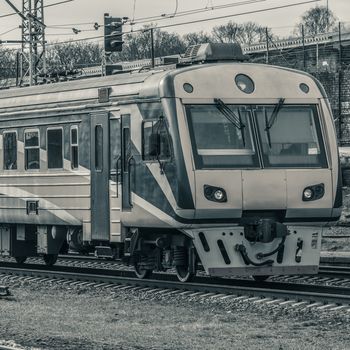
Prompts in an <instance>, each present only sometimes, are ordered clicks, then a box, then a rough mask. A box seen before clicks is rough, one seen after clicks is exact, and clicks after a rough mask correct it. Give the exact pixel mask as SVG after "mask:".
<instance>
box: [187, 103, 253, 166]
mask: <svg viewBox="0 0 350 350" xmlns="http://www.w3.org/2000/svg"><path fill="white" fill-rule="evenodd" d="M186 114H187V119H188V125H189V131H190V135H191V142H192V149H193V153H194V158H195V163H196V168H197V169H201V168H204V169H206V168H227V169H231V168H256V167H259V158H258V155H257V152H256V151H255V150H256V147H255V145H254V141H253V136H252V135H253V134H252V125H251V118H250V115H251V112H250V109H248V108H246V107H245V106H239V105H227V104H225V103H223V102H222V101H220V104H206V105H187V106H186Z"/></svg>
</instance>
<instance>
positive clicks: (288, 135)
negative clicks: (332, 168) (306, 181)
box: [254, 105, 327, 167]
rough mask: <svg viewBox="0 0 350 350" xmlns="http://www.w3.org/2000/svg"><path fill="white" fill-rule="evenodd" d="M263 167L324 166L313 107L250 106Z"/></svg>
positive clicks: (318, 126)
mask: <svg viewBox="0 0 350 350" xmlns="http://www.w3.org/2000/svg"><path fill="white" fill-rule="evenodd" d="M254 111H255V115H256V118H257V125H258V130H259V134H260V140H261V144H262V147H261V148H262V153H263V163H264V166H265V167H326V166H327V164H326V157H325V152H324V148H323V143H322V139H321V129H320V124H319V120H318V117H317V110H316V108H315V107H314V106H306V105H303V106H295V105H294V106H292V105H283V106H280V108H279V110H278V113H274V111H276V106H273V105H271V106H270V105H269V106H257V107H256V108H254Z"/></svg>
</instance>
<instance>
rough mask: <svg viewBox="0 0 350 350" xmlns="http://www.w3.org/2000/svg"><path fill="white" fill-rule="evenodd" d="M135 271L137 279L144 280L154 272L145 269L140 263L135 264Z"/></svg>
mask: <svg viewBox="0 0 350 350" xmlns="http://www.w3.org/2000/svg"><path fill="white" fill-rule="evenodd" d="M134 271H135V275H136V277H137V278H140V279H144V278H148V277H150V276H151V274H152V270H146V269H143V268H142V267H141V266H140V263H139V262H135V263H134Z"/></svg>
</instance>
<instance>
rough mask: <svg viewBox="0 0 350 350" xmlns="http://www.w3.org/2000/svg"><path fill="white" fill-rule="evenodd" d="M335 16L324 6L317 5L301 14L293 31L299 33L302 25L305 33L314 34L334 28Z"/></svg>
mask: <svg viewBox="0 0 350 350" xmlns="http://www.w3.org/2000/svg"><path fill="white" fill-rule="evenodd" d="M336 21H337V17H336V16H335V15H334V14H333V12H332V11H331V10H329V9H327V7H325V6H317V7H314V8H312V9H310V10H308V11H306V12H305V13H304V14H303V15H302V16H301V21H300V22H299V23H298V24H297V26H296V28H295V30H294V33H295V34H296V35H301V33H302V27H303V26H304V33H305V35H309V36H315V35H317V34H322V33H326V32H329V31H332V30H334V29H335V25H336Z"/></svg>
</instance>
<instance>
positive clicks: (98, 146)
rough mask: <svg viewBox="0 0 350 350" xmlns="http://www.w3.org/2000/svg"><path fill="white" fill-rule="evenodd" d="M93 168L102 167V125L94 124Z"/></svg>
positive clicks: (100, 168)
mask: <svg viewBox="0 0 350 350" xmlns="http://www.w3.org/2000/svg"><path fill="white" fill-rule="evenodd" d="M95 169H96V170H98V171H102V169H103V129H102V125H96V126H95Z"/></svg>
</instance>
